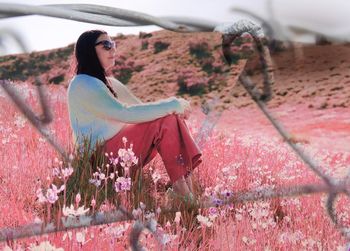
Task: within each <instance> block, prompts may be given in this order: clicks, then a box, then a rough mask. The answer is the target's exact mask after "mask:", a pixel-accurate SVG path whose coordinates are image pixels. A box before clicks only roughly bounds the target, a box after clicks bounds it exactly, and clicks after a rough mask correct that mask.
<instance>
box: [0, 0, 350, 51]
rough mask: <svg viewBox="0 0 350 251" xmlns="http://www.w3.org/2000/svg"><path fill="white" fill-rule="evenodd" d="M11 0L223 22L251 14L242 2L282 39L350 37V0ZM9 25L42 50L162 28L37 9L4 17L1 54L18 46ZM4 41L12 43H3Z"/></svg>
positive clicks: (0, 31) (0, 22)
mask: <svg viewBox="0 0 350 251" xmlns="http://www.w3.org/2000/svg"><path fill="white" fill-rule="evenodd" d="M6 2H7V3H20V4H30V5H40V4H55V3H56V4H57V3H60V4H72V3H87V4H99V5H106V6H111V7H117V8H122V9H128V10H134V11H138V12H143V13H145V14H149V15H153V16H184V17H194V18H201V19H206V20H209V21H215V22H218V23H227V22H234V21H237V20H239V19H242V18H245V19H246V18H247V16H244V15H242V14H239V13H238V12H233V11H232V7H241V9H244V10H248V9H249V10H250V11H251V12H253V13H254V14H257V15H259V16H260V17H262V18H263V19H264V20H266V21H267V22H269V23H270V24H271V23H272V24H274V27H273V30H274V31H275V34H274V36H275V38H277V39H280V40H289V41H298V42H313V41H314V38H315V36H314V34H322V35H326V37H327V38H330V39H331V41H346V42H350V28H349V25H348V24H349V23H350V15H349V11H350V1H349V0H317V1H315V0H172V1H171V0H98V1H97V0H70V1H69V0H12V1H10V0H0V4H1V3H6ZM252 20H253V21H256V20H254V19H252ZM274 20H276V21H278V22H273V21H274ZM293 27H295V28H296V29H295V32H294V31H292V30H291V29H293ZM4 29H7V30H9V29H10V30H11V31H13V32H16V33H17V34H19V35H20V36H21V37H22V38H23V39H24V40H25V42H26V46H27V47H28V51H40V50H47V49H54V48H59V47H65V46H67V45H68V44H71V43H74V42H75V41H76V40H77V38H78V37H79V35H80V34H81V33H82V32H84V31H86V30H90V29H103V30H106V31H107V32H108V33H109V34H110V35H111V36H115V35H117V34H118V33H123V34H138V33H139V32H140V31H144V32H151V31H155V30H160V29H161V28H159V27H157V26H147V27H146V26H137V27H133V28H131V27H111V26H102V25H94V24H88V23H83V22H77V21H69V20H65V19H59V18H51V17H43V16H33V15H32V16H26V17H16V18H7V19H0V36H1V37H0V38H2V40H0V55H2V54H5V50H6V53H7V54H10V53H16V52H18V48H16V46H15V42H14V41H12V40H11V37H10V36H7V37H6V36H5V34H6V33H5V32H4ZM305 31H306V32H305ZM310 32H311V33H310ZM310 34H311V35H310ZM1 42H2V44H6V45H7V46H5V47H4V46H1ZM16 50H17V51H16Z"/></svg>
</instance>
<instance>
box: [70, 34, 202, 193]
mask: <svg viewBox="0 0 350 251" xmlns="http://www.w3.org/2000/svg"><path fill="white" fill-rule="evenodd" d="M115 54H116V48H115V44H114V42H113V41H112V40H111V38H110V37H109V36H108V34H107V33H106V32H104V31H101V30H91V31H87V32H84V33H83V34H81V36H80V37H79V39H78V41H77V43H76V45H75V57H76V61H77V67H76V76H75V77H74V78H73V79H72V80H71V83H70V85H69V88H68V108H69V116H70V122H71V126H72V129H73V132H74V137H75V139H77V140H78V143H81V142H80V141H79V139H81V138H83V137H85V138H86V137H87V136H88V137H91V141H92V144H95V143H96V142H97V141H98V140H99V141H100V140H102V141H103V142H104V151H105V152H107V153H109V152H113V153H117V152H118V149H120V148H123V147H124V145H123V141H122V138H123V137H126V138H127V139H128V141H129V142H130V143H132V144H133V151H134V153H135V155H136V156H137V157H138V158H139V163H142V164H143V165H146V164H147V163H148V162H149V161H151V160H152V159H153V158H154V157H155V155H156V153H157V152H158V153H159V154H160V155H161V157H162V160H163V162H164V165H165V168H166V170H167V173H168V175H169V178H170V180H171V182H172V184H173V189H174V191H175V192H177V193H178V194H180V195H182V196H189V197H190V198H193V187H192V180H191V176H190V173H191V171H192V170H193V169H194V168H195V167H197V166H198V165H199V164H200V163H201V159H200V157H201V153H200V151H199V149H198V147H197V145H196V144H195V143H194V141H193V138H192V137H191V135H190V133H189V131H188V128H187V126H186V123H185V121H184V119H186V118H187V117H188V115H189V112H190V105H189V103H188V102H187V101H186V100H184V99H178V98H175V97H172V98H168V99H163V100H160V101H158V102H149V103H142V102H141V101H140V100H139V99H138V98H137V97H135V96H134V95H133V94H132V93H131V92H130V91H129V90H128V89H127V88H126V87H125V86H124V85H123V84H122V83H120V82H119V81H118V80H116V79H114V78H110V77H107V73H108V71H109V70H110V69H111V68H112V67H113V66H114V63H115Z"/></svg>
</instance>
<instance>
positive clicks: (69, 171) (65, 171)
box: [61, 167, 73, 178]
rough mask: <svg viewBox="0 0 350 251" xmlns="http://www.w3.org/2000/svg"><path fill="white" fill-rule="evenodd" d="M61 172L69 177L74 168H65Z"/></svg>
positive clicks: (65, 176)
mask: <svg viewBox="0 0 350 251" xmlns="http://www.w3.org/2000/svg"><path fill="white" fill-rule="evenodd" d="M61 172H62V175H63V178H68V177H69V176H71V175H72V173H73V168H72V167H67V168H63V169H62V170H61Z"/></svg>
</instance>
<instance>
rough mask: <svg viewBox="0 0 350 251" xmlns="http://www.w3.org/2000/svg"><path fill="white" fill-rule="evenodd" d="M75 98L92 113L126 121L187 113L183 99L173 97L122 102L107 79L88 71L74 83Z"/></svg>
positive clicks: (78, 104) (74, 100)
mask: <svg viewBox="0 0 350 251" xmlns="http://www.w3.org/2000/svg"><path fill="white" fill-rule="evenodd" d="M70 95H73V96H74V97H73V96H71V97H72V98H71V100H72V102H74V105H77V106H83V107H84V109H85V110H86V111H88V112H89V113H91V114H90V115H91V116H96V117H99V118H102V119H106V120H117V121H120V122H124V123H142V122H148V121H152V120H155V119H158V118H161V117H164V116H166V115H169V114H172V113H177V114H183V113H184V109H185V108H184V106H183V105H182V102H181V101H180V100H179V99H177V98H175V97H173V98H169V99H164V100H160V101H158V102H149V103H141V104H132V105H128V104H125V103H122V102H119V101H118V100H117V99H116V98H114V97H113V96H112V95H110V94H109V90H108V88H107V87H106V86H105V85H104V83H103V82H102V81H100V80H98V79H96V78H93V77H90V76H88V75H79V76H77V77H76V78H75V79H74V80H73V82H72V83H71V91H70Z"/></svg>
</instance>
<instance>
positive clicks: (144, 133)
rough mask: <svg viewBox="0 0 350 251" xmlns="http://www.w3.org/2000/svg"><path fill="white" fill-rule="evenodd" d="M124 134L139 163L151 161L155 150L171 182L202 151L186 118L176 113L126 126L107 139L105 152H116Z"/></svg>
mask: <svg viewBox="0 0 350 251" xmlns="http://www.w3.org/2000/svg"><path fill="white" fill-rule="evenodd" d="M123 137H126V138H127V139H128V142H129V143H132V144H133V151H134V153H135V155H136V156H137V157H139V158H140V159H139V161H141V162H142V163H141V164H142V165H146V164H147V163H148V162H149V161H150V160H152V159H153V158H154V157H155V153H156V152H155V150H157V151H158V152H159V154H160V156H161V157H162V160H163V162H164V165H165V168H166V170H167V173H168V175H169V178H170V180H171V182H172V183H173V184H174V183H175V182H176V181H177V180H179V179H181V178H182V177H187V176H188V175H189V174H190V173H191V171H192V170H193V169H194V168H195V167H197V166H198V165H199V164H200V163H201V159H200V157H201V152H200V150H199V148H198V146H197V145H196V143H195V142H194V140H193V138H192V136H191V135H190V132H189V130H188V128H187V126H186V124H185V121H184V120H183V119H181V118H179V117H178V116H177V115H169V116H166V117H163V118H160V119H157V120H154V121H151V122H146V123H140V124H135V125H128V126H126V127H125V128H123V129H122V131H120V132H119V133H118V134H117V135H116V136H114V137H113V138H111V139H109V140H107V141H106V144H105V150H106V152H110V151H112V152H115V153H117V151H118V149H119V148H122V147H124V145H123V143H122V138H123ZM180 183H181V182H180ZM180 183H179V184H180ZM181 184H182V183H181ZM181 187H182V186H181V185H180V188H181Z"/></svg>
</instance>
